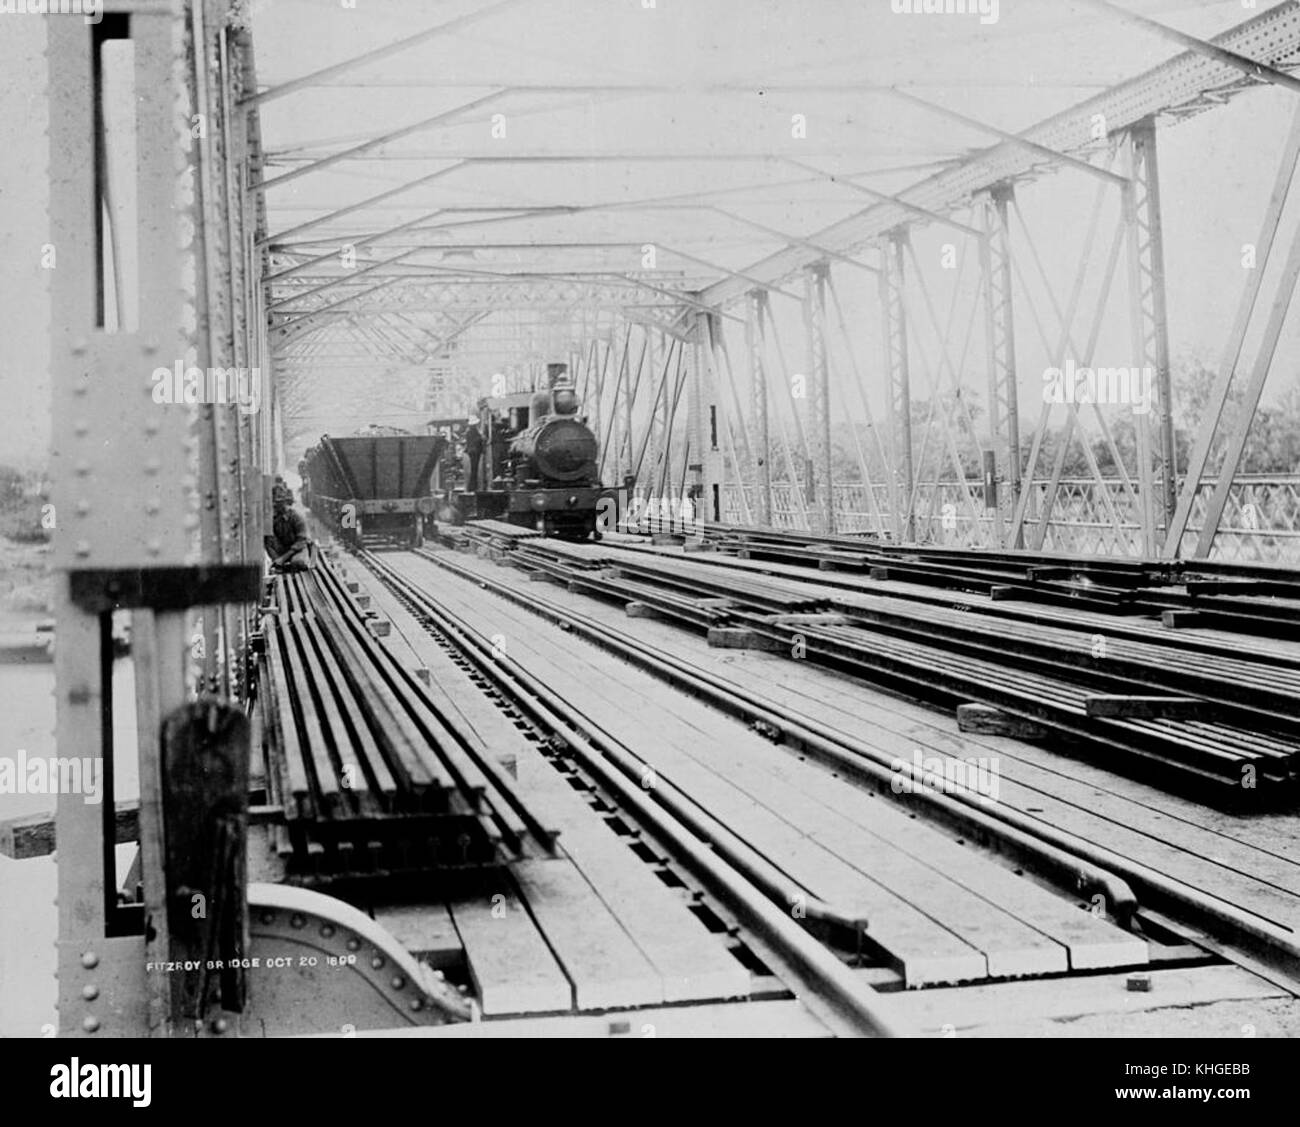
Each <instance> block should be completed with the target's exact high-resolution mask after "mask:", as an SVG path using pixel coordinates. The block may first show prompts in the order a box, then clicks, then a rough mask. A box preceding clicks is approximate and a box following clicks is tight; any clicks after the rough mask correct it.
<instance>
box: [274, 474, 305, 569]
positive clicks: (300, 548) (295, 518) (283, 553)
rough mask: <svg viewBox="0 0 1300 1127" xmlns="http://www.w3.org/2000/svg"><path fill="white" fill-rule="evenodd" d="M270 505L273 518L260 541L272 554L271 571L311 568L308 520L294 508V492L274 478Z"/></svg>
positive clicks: (281, 481)
mask: <svg viewBox="0 0 1300 1127" xmlns="http://www.w3.org/2000/svg"><path fill="white" fill-rule="evenodd" d="M271 505H272V506H273V508H274V511H275V517H274V519H273V520H272V522H271V533H272V534H271V535H270V536H267V537H266V538H265V540H264V541H263V542H264V543H265V545H266V551H267V555H269V556H270V557H271V568H272V570H274V571H306V570H307V569H308V568H309V567H311V538H310V537H309V536H308V535H307V521H306V520H305V519H304V518H303V515H302V514H301V513H300V512H298V510H297V509H295V508H294V507H293V491H292V490H291V489H290V488H289V487H288V486H287V485H286V484H285V483H284V481H283V479H281V478H276V480H275V484H274V485H273V486H271Z"/></svg>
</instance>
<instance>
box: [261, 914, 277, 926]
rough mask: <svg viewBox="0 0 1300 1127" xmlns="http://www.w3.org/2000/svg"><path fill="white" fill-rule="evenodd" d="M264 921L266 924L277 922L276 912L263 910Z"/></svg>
mask: <svg viewBox="0 0 1300 1127" xmlns="http://www.w3.org/2000/svg"><path fill="white" fill-rule="evenodd" d="M262 922H263V923H264V924H273V923H275V913H274V912H263V913H262Z"/></svg>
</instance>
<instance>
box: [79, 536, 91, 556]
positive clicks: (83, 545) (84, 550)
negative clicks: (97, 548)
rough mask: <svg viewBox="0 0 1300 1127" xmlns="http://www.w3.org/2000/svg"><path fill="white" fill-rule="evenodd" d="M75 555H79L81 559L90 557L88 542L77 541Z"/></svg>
mask: <svg viewBox="0 0 1300 1127" xmlns="http://www.w3.org/2000/svg"><path fill="white" fill-rule="evenodd" d="M77 555H79V556H83V557H84V556H88V555H90V541H89V540H78V541H77Z"/></svg>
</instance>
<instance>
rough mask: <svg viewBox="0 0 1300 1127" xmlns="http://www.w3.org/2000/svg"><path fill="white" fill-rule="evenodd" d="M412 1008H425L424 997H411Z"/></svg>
mask: <svg viewBox="0 0 1300 1127" xmlns="http://www.w3.org/2000/svg"><path fill="white" fill-rule="evenodd" d="M411 1009H413V1010H422V1009H424V999H423V998H412V999H411Z"/></svg>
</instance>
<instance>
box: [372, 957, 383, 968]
mask: <svg viewBox="0 0 1300 1127" xmlns="http://www.w3.org/2000/svg"><path fill="white" fill-rule="evenodd" d="M383 965H384V957H383V955H376V956H375V957H374V958H373V959H371V960H370V967H371V969H372V970H379V969H380V968H381V967H382V966H383Z"/></svg>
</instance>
